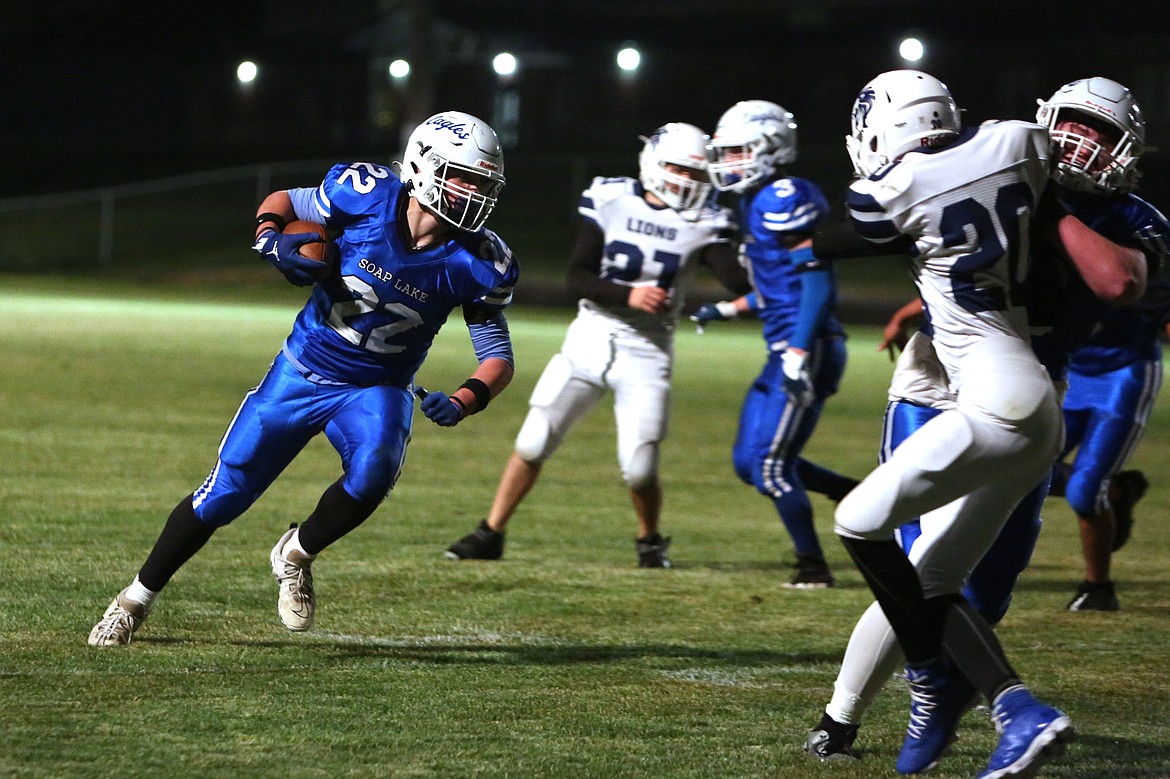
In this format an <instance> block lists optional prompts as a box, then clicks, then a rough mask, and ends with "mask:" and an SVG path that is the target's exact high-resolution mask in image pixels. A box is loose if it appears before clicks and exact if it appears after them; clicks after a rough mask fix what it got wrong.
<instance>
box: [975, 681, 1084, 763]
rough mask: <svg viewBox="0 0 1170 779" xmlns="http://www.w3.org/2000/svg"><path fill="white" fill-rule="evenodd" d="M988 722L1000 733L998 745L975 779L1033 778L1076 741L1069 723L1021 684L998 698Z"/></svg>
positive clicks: (1065, 716) (1057, 710) (1066, 717)
mask: <svg viewBox="0 0 1170 779" xmlns="http://www.w3.org/2000/svg"><path fill="white" fill-rule="evenodd" d="M992 718H993V719H994V720H995V729H996V730H998V731H999V733H1000V736H999V744H997V745H996V747H995V752H993V753H992V755H991V762H990V763H988V764H987V770H986V771H984V772H983V773H981V774H979V779H998V778H999V777H1002V776H1019V777H1033V776H1035V775H1036V772H1037V771H1039V770H1040V767H1041V766H1042V765H1043V764H1044V763H1046V762H1048V761H1049V760H1051V759H1052V758H1054V757H1057V756H1059V755H1062V754H1064V750H1065V746H1066V745H1067V744H1068V743H1069V742H1070V741H1072V740H1073V739H1074V738H1075V737H1076V731H1075V730H1073V724H1072V720H1070V719H1069V718H1068V716H1067V715H1066V714H1065V713H1064V712H1062V711H1060V710H1059V709H1054V708H1052V707H1051V706H1048V705H1046V704H1043V703H1041V702H1040V701H1038V700H1036V698H1035V697H1034V696H1033V695H1032V693H1030V692H1029V691H1028V688H1027V687H1025V686H1023V685H1022V684H1021V685H1017V686H1015V687H1010V688H1008V689H1007V690H1005V691H1004V692H1002V693H1000V694H999V696H998V697H997V698H996V699H995V706H994V708H993V709H992Z"/></svg>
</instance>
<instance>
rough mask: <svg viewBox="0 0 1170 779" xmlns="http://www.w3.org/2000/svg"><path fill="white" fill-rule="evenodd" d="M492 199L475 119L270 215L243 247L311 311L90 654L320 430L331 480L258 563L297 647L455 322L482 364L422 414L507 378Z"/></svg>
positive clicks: (490, 136) (120, 630) (393, 470)
mask: <svg viewBox="0 0 1170 779" xmlns="http://www.w3.org/2000/svg"><path fill="white" fill-rule="evenodd" d="M503 185H504V161H503V155H502V153H501V150H500V145H499V141H498V140H497V138H496V134H495V132H494V131H493V130H492V129H491V127H489V126H488V125H487V124H485V123H484V122H483V121H482V120H480V119H477V118H476V117H474V116H471V115H469V114H465V113H462V112H459V111H446V112H443V113H439V114H436V115H434V116H432V117H431V118H429V119H427V120H426V121H425V122H423V123H422V124H421V125H419V126H418V127H417V128H415V130H414V131H413V132H412V133H411V135H410V137H409V139H408V141H407V147H406V150H405V151H404V153H403V158H402V163H401V165H400V167H399V168H398V171H397V173H396V172H395V171H394V170H392V169H391V168H388V167H385V166H382V165H377V164H373V163H368V162H356V163H352V164H345V163H343V164H339V165H336V166H334V167H333V168H332V169H330V171H329V172H328V173H327V174H326V175H325V178H324V181H323V182H322V183H321V184H320V186H318V187H309V188H296V189H289V190H280V191H277V192H273V193H272V194H270V195H269V196H268V197H266V198H265V199H264V201H263V202H262V203H261V204H260V208H259V210H258V215H257V217H256V235H255V245H254V246H253V247H252V248H253V249H254V250H255V251H256V252H257V253H259V254H260V255H261V256H262V257H263V258H264V259H265V260H267V261H268V262H270V263H271V264H273V265H274V266H275V267H276V268H277V269H278V270H280V271H281V273H283V274H284V275H285V276H286V277H287V278H288V280H289V281H291V282H292V283H294V284H297V285H299V286H312V292H311V295H310V297H309V300H308V302H307V303H306V304H305V307H304V309H303V310H302V311H301V312H300V314H299V315H298V316H297V319H296V321H295V323H294V324H293V327H292V332H291V333H290V335H289V336H288V338H287V339H286V341H285V343H284V346H283V348H282V349H281V351H280V352H279V353H278V354H277V355H276V357H275V359H274V360H273V363H272V366H271V367H270V368H269V371H268V373H267V375H266V376H265V377H264V379H263V381H262V382H261V383H260V385H259V386H258V387H256V388H255V389H253V390H251V391H250V392H249V393H248V394H247V396H246V397H245V398H244V401H243V404H242V405H241V406H240V408H239V410H238V411H237V412H236V415H235V417H234V418H233V419H232V421H231V423H230V425H229V426H228V429H227V432H226V433H225V434H224V437H223V440H222V441H221V443H220V447H219V456H218V459H217V460H216V462H215V465H214V466H213V468H212V469H211V473H210V475H209V476H208V477H207V479H206V481H204V482H203V484H202V485H201V486H200V487H199V488H198V489H197V490H195V492H194V493H193V494H191V495H188V496H186V497H184V498H183V499H182V500H181V501H179V503H178V505H177V506H175V508H174V510H173V511H172V512H171V514H170V517H169V518H168V519H167V522H166V525H165V526H164V528H163V530H162V534H161V535H160V536H159V539H158V541H157V542H156V543H155V545H154V548H153V549H152V550H151V552H150V554H149V555H148V557H147V559H146V562H145V564H144V565H143V566H142V568H141V569H140V570H139V572H138V575H137V576H135V577H134V580H133V581H132V582H131V583H130V585H129V586H128V587H126V588H125V589H123V590H122V591H121V592H119V593H118V595H117V597H115V598H114V600H113V602H112V603H111V604H110V606H109V608H108V609H106V612H105V614H104V615H103V616H102V618H101V620H99V621H98V623H97V624H96V625H95V626H94V627H93V630H92V631H91V632H90V634H89V643H90V645H93V646H118V645H125V644H129V643H130V641H131V639H132V638H133V636H134V633H135V631H136V630H137V629H138V628H139V627H140V626H141V625H142V621H143V620H144V619H146V617H147V615H148V614H149V613H150V611H151V608H152V606H153V605H154V602H155V599H156V598H157V597H158V595H159V593H160V592H161V591H162V590H163V588H164V587H165V586H166V584H167V582H168V581H170V579H171V577H172V576H173V575H174V574H175V572H176V571H178V570H179V568H180V567H181V566H182V565H183V564H184V563H185V562H186V561H187V560H188V559H190V557H191V556H192V555H194V554H195V553H196V552H198V551H199V549H200V548H202V547H203V545H204V544H205V543H206V542H207V541H208V540H209V539H210V538H211V536H212V534H213V533H214V532H215V530H216V529H217V528H219V527H222V526H223V525H226V524H228V523H229V522H231V521H232V520H233V519H235V518H236V517H238V516H239V515H241V514H242V513H244V511H246V510H247V509H248V507H249V506H251V505H252V503H253V502H255V500H256V499H257V498H259V497H260V495H261V494H262V493H263V492H264V491H265V490H266V489H267V488H268V486H269V485H270V484H272V482H273V480H274V479H276V477H277V476H278V475H279V474H280V473H281V472H282V471H283V470H284V469H285V468H286V467H287V466H288V464H289V463H290V462H291V461H292V460H293V458H294V457H296V456H297V454H298V453H300V451H301V450H302V449H303V448H304V447H305V445H306V444H307V443H308V442H309V440H310V439H312V438H313V437H314V436H316V435H317V434H318V433H321V432H322V431H323V432H324V433H325V435H326V437H327V438H328V439H329V442H330V443H331V444H332V445H333V446H334V448H335V449H336V450H337V452H338V454H339V455H340V456H341V466H342V476H341V478H339V479H338V480H337V481H336V482H334V483H333V484H332V485H330V486H329V487H328V488H327V489H326V490H325V492H324V494H323V495H322V496H321V498H320V501H319V502H318V504H317V507H316V508H315V509H314V510H313V511H312V513H310V514H309V516H308V518H307V519H305V521H304V522H303V523H301V525H300V527H297V525H296V524H293V525H292V526H291V527H290V529H289V530H288V531H287V532H286V533H284V534H283V535H282V536H281V537H280V539H279V540H278V541H277V542H276V545H275V546H274V547H273V548H272V551H271V553H270V555H269V560H270V563H271V565H272V572H273V575H274V576H275V577H276V580H277V582H278V583H279V594H278V602H277V611H278V614H279V617H280V620H281V622H282V623H283V624H284V626H285V627H286V628H288V629H289V630H291V631H296V632H299V631H305V630H308V629H309V628H311V627H312V626H313V621H314V612H315V608H316V597H315V594H314V590H313V575H312V571H311V565H312V562H313V560H314V559H315V558H316V556H317V555H318V554H320V553H321V551H322V550H324V549H325V548H326V547H327V546H329V545H330V544H332V543H333V542H334V541H336V540H338V539H339V538H341V537H342V536H344V535H345V534H347V533H349V532H350V531H351V530H353V529H354V528H356V527H357V526H358V525H360V524H361V523H362V522H363V521H365V520H366V518H368V517H369V516H370V514H372V513H373V511H374V509H375V508H377V506H378V505H379V504H380V503H381V502H382V500H383V499H384V498H385V497H386V495H387V493H388V492H389V490H390V489H392V488H393V487H394V484H395V482H396V481H397V479H398V476H399V473H400V471H401V470H402V465H403V461H404V459H405V456H406V448H407V444H408V443H409V441H410V434H411V425H412V417H413V414H414V398H415V392H416V387H415V385H414V381H415V374H416V372H417V371H418V369H419V367H420V366H421V365H422V364H423V361H424V359H425V358H426V355H427V351H428V349H429V348H430V346H431V343H432V341H433V339H434V337H435V335H436V334H437V333H438V332H439V328H440V327H442V325H443V323H444V322H446V320H447V317H448V316H449V315H450V313H451V312H452V311H453V310H454V309H456V308H462V310H463V317H464V321H465V322H466V323H467V328H468V330H469V332H470V334H471V342H472V345H473V347H474V350H475V354H476V357H477V358H478V361H479V365H478V367H477V368H476V369H475V371H474V372H473V373H472V375H471V377H470V378H469V379H468V380H467V381H466V382H464V383H463V384H462V385H461V386H460V387H459V388H458V389H456V390H454V391H452V392H451V393H450V394H446V393H443V392H440V391H432V392H430V393H429V394H426V396H425V397H424V398H423V399H422V403H421V407H422V411H423V413H424V414H425V415H426V416H427V417H428V418H429V419H430V420H431V421H433V422H434V423H436V424H438V425H443V426H452V425H456V424H458V423H459V422H460V421H462V420H463V419H464V418H465V417H467V416H470V415H471V414H474V413H477V412H479V411H482V410H483V409H484V408H485V407H486V406H487V405H488V402H489V401H490V400H491V398H493V397H494V396H495V395H497V394H498V393H499V392H500V391H502V390H503V389H504V388H505V387H506V386H507V384H508V383H509V381H510V380H511V378H512V374H513V358H512V344H511V339H510V337H509V334H508V327H507V322H506V320H505V318H504V314H503V312H504V309H505V307H506V306H507V305H508V304H509V302H510V301H511V297H512V288H513V286H514V285H515V283H516V281H517V278H518V276H519V268H518V265H517V263H516V261H515V260H514V259H513V257H512V254H511V251H510V250H509V249H508V247H507V245H506V244H504V242H503V241H502V240H500V238H499V237H498V236H496V235H495V234H494V233H493V232H491V231H490V230H487V229H484V228H483V223H484V221H485V220H486V219H487V218H488V216H489V215H490V214H491V213H492V210H493V209H494V208H495V205H496V202H497V198H498V196H499V194H500V190H501V188H502V187H503ZM296 219H300V220H309V221H314V222H318V223H320V224H323V225H325V227H326V228H328V229H329V230H330V231H331V232H332V233H334V234H336V246H337V249H338V256H337V262H336V265H322V264H321V263H320V262H316V261H313V260H309V259H307V258H305V257H303V256H302V255H301V254H300V253H299V252H298V248H299V247H300V246H301V245H303V244H305V243H308V242H311V241H318V240H320V238H319V237H318V236H317V235H316V234H310V233H299V234H297V233H294V234H285V233H283V232H282V231H283V228H284V226H285V225H286V224H287V223H288V222H291V221H293V220H296ZM419 394H420V395H421V394H423V393H422V392H421V391H420V392H419Z"/></svg>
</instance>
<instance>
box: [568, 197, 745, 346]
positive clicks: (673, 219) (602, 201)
mask: <svg viewBox="0 0 1170 779" xmlns="http://www.w3.org/2000/svg"><path fill="white" fill-rule="evenodd" d="M577 210H578V212H579V213H580V214H581V216H582V217H583V218H584V219H586V220H588V221H590V222H592V223H594V224H596V225H597V227H598V228H599V229H600V230H601V232H602V233H603V234H604V236H605V246H604V255H603V257H602V258H601V270H600V276H601V278H602V279H604V280H606V281H610V282H613V283H614V284H618V285H621V286H626V287H640V286H652V285H653V286H659V287H662V288H663V289H665V290H668V291H669V292H670V296H671V297H670V301H671V305H670V309H669V310H668V311H666V312H665V313H663V314H661V315H657V316H656V315H653V314H648V313H645V312H642V311H638V310H635V309H632V308H629V307H628V306H609V305H604V304H599V303H597V302H596V301H588V303H587V305H588V306H589V307H590V308H592V309H594V310H596V311H600V312H602V313H604V315H605V316H607V317H609V318H612V319H613V320H615V322H616V323H617V326H619V327H622V328H624V329H627V330H633V331H640V332H644V333H645V334H646V335H653V334H654V333H663V332H671V331H673V329H674V325H675V323H676V322H677V320H678V316H679V311H680V310H681V309H682V306H683V302H684V297H685V291H686V287H687V284H688V282H689V281H690V278H691V276H692V275H693V274H694V270H695V266H696V264H697V263H696V261H695V260H696V258H697V257H698V256H699V254H700V253H701V252H702V250H703V249H704V248H705V247H707V246H708V245H710V244H713V243H720V242H723V243H725V242H727V241H728V240H729V235H730V233H731V232H732V231H733V230H734V229H735V220H734V217H733V216H732V213H731V211H730V210H728V209H726V208H720V207H717V206H712V205H703V206H700V207H699V208H697V209H694V210H691V211H682V212H680V211H676V210H674V209H672V208H667V207H657V208H656V207H654V206H652V205H650V203H648V202H647V201H646V198H645V197H643V190H642V184H641V183H640V182H639V181H638V180H636V179H632V178H624V177H620V178H600V177H599V178H595V179H594V180H593V182H592V183H591V184H590V186H589V188H588V189H586V190H585V191H584V192H582V193H581V202H580V204H579V206H578V208H577Z"/></svg>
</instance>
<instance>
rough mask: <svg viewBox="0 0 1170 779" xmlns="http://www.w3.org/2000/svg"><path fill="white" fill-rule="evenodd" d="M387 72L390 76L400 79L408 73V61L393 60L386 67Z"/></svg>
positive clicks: (396, 79)
mask: <svg viewBox="0 0 1170 779" xmlns="http://www.w3.org/2000/svg"><path fill="white" fill-rule="evenodd" d="M387 72H389V73H390V78H392V79H394V80H395V81H401V80H402V79H404V78H406V77H407V76H409V75H410V63H409V62H407V61H406V60H394V61H393V62H391V63H390V67H389V68H387Z"/></svg>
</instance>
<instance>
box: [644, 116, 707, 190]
mask: <svg viewBox="0 0 1170 779" xmlns="http://www.w3.org/2000/svg"><path fill="white" fill-rule="evenodd" d="M709 140H710V138H709V137H708V136H707V135H706V134H705V133H704V132H703V131H702V130H700V129H699V128H698V127H695V126H694V125H693V124H686V123H685V122H671V123H670V124H664V125H662V126H661V127H659V128H658V129H657V130H655V131H654V132H653V134H651V135H650V137H649V138H642V141H643V142H644V143H643V146H642V153H641V154H639V155H638V168H639V174H638V178H639V179H640V180H641V182H642V186H643V187H645V188H646V190H647V191H649V192H653V193H654V194H655V195H656V196H658V197H659V198H660V199H661V200H662V202H663V203H666V205H668V206H669V207H671V208H673V209H674V210H675V211H679V212H688V211H694V210H695V209H697V208H699V207H700V206H702V205H703V203H704V201H706V199H707V196H708V195H710V194H711V182H710V180H709V179H708V178H707V142H708V141H709ZM667 166H670V167H674V166H678V168H684V169H686V174H683V173H679V172H677V168H676V170H670V169H669V168H668V167H667Z"/></svg>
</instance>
